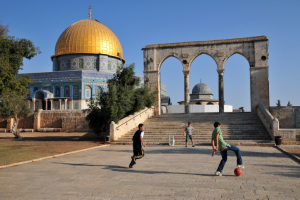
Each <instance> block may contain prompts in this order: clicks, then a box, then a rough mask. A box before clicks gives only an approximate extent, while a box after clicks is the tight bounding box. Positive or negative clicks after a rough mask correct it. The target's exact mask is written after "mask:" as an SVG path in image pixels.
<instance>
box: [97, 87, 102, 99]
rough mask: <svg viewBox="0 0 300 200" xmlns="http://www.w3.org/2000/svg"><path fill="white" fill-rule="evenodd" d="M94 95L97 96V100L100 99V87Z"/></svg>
mask: <svg viewBox="0 0 300 200" xmlns="http://www.w3.org/2000/svg"><path fill="white" fill-rule="evenodd" d="M96 94H97V99H100V96H101V95H102V89H101V88H100V87H97V90H96Z"/></svg>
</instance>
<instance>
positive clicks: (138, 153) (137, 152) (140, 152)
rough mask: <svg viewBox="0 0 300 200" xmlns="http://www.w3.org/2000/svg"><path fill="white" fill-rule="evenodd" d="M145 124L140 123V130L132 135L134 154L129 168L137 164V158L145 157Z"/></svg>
mask: <svg viewBox="0 0 300 200" xmlns="http://www.w3.org/2000/svg"><path fill="white" fill-rule="evenodd" d="M144 130H145V127H144V124H139V130H137V131H136V132H135V134H134V135H133V137H132V141H133V156H132V157H131V162H130V164H129V168H132V166H133V165H135V164H136V162H135V161H136V159H140V158H142V157H144V149H143V147H146V145H145V144H144V140H143V137H144Z"/></svg>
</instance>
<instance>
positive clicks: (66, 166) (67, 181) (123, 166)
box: [0, 146, 300, 200]
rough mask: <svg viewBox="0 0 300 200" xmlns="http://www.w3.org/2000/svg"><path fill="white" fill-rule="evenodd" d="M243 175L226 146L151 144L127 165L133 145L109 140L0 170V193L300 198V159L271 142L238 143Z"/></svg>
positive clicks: (3, 195) (24, 196) (9, 196)
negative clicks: (214, 150)
mask: <svg viewBox="0 0 300 200" xmlns="http://www.w3.org/2000/svg"><path fill="white" fill-rule="evenodd" d="M240 149H241V151H242V157H243V161H244V165H245V169H244V170H243V175H242V176H241V177H236V176H234V174H233V170H234V169H235V164H236V158H235V155H234V154H233V153H232V152H230V153H229V158H228V161H227V164H226V166H225V169H224V171H223V176H222V177H217V176H214V172H215V170H216V168H217V165H218V164H219V162H220V159H221V156H220V153H219V152H218V153H217V154H216V155H215V156H214V157H211V153H212V150H211V147H209V146H197V147H195V148H192V147H188V148H186V147H183V146H175V147H169V146H149V147H146V148H145V157H144V158H142V159H140V160H137V164H136V165H134V167H133V168H132V169H129V168H128V165H129V162H130V156H131V155H132V149H131V146H109V147H104V148H100V149H96V150H91V151H86V152H81V153H76V154H71V155H67V156H63V157H59V158H54V159H48V160H43V161H40V162H34V163H30V164H25V165H20V166H16V167H11V168H5V169H1V170H0V199H22V200H23V199H300V190H299V187H300V165H299V164H298V163H296V162H295V161H293V160H292V159H290V158H289V157H287V156H286V155H285V154H283V153H281V152H280V151H279V150H277V149H276V148H273V147H244V146H243V147H241V148H240Z"/></svg>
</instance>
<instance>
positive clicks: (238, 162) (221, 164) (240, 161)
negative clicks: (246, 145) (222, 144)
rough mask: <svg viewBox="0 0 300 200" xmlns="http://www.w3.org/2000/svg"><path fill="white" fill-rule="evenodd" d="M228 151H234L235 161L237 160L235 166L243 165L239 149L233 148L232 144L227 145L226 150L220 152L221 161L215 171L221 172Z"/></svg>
mask: <svg viewBox="0 0 300 200" xmlns="http://www.w3.org/2000/svg"><path fill="white" fill-rule="evenodd" d="M228 150H230V151H234V153H235V155H236V159H237V165H242V164H243V161H242V156H241V152H240V149H239V148H238V147H236V146H233V145H232V144H227V146H226V149H224V150H222V151H221V155H222V160H221V162H220V164H219V167H218V169H217V171H219V172H222V171H223V168H224V166H225V163H226V161H227V151H228Z"/></svg>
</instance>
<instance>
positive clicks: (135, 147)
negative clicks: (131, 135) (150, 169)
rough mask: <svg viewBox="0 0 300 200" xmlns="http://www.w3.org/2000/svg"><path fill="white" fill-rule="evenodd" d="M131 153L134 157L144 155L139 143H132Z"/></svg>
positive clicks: (137, 157) (138, 157)
mask: <svg viewBox="0 0 300 200" xmlns="http://www.w3.org/2000/svg"><path fill="white" fill-rule="evenodd" d="M133 155H134V158H135V159H140V158H142V157H144V155H145V154H144V149H143V148H142V146H141V145H134V144H133Z"/></svg>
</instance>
